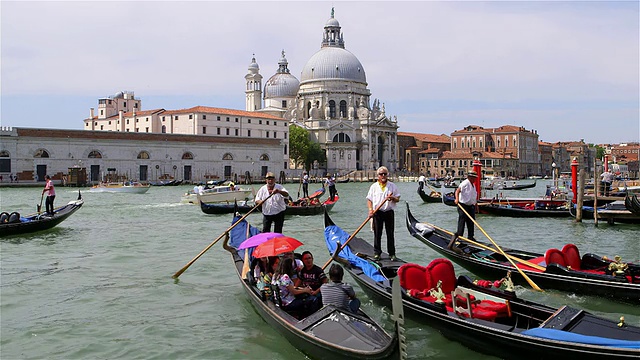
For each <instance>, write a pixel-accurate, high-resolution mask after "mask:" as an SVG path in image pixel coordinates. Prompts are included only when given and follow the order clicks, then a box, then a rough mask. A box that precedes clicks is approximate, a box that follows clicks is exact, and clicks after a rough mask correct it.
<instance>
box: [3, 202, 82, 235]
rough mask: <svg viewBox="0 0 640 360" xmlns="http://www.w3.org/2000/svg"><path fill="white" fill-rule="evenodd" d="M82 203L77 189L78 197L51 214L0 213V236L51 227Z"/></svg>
mask: <svg viewBox="0 0 640 360" xmlns="http://www.w3.org/2000/svg"><path fill="white" fill-rule="evenodd" d="M82 204H84V200H82V194H80V191H78V199H77V200H73V201H70V202H69V203H68V204H67V205H64V206H60V207H58V208H55V209H54V210H53V216H51V215H47V214H46V213H38V214H31V215H27V216H24V217H23V216H20V214H18V213H17V212H13V213H11V214H9V213H2V214H0V237H4V236H9V235H16V234H26V233H31V232H36V231H41V230H47V229H51V228H52V227H54V226H56V225H58V224H60V223H61V222H63V221H64V220H65V219H66V218H68V217H69V216H71V215H72V214H73V213H74V212H76V211H78V209H80V208H81V207H82Z"/></svg>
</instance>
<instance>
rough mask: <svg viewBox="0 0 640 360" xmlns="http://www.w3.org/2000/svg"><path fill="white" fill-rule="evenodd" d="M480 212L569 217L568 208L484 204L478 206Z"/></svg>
mask: <svg viewBox="0 0 640 360" xmlns="http://www.w3.org/2000/svg"><path fill="white" fill-rule="evenodd" d="M478 209H479V212H480V214H489V215H497V216H509V217H521V218H540V217H570V216H571V214H570V213H569V209H568V208H561V209H525V208H520V207H516V206H512V207H509V206H507V205H497V204H484V205H479V206H478Z"/></svg>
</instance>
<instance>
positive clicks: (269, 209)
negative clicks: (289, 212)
mask: <svg viewBox="0 0 640 360" xmlns="http://www.w3.org/2000/svg"><path fill="white" fill-rule="evenodd" d="M265 178H266V181H267V183H266V185H264V186H262V187H261V188H260V190H258V192H257V193H256V198H255V201H256V204H262V215H263V216H262V232H270V231H271V224H272V223H273V224H274V226H273V227H274V230H273V232H277V233H282V227H283V225H284V212H285V210H286V209H287V202H286V199H287V198H288V197H289V193H288V192H287V189H285V188H284V186H282V185H280V184H276V176H275V175H274V174H273V173H272V172H268V173H267V176H265ZM271 193H273V194H274V195H273V196H271V197H269V195H270V194H271Z"/></svg>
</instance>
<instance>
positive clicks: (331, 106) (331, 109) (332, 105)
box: [329, 100, 336, 119]
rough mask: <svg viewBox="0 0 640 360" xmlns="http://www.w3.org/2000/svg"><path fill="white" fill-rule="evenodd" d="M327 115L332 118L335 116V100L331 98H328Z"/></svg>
mask: <svg viewBox="0 0 640 360" xmlns="http://www.w3.org/2000/svg"><path fill="white" fill-rule="evenodd" d="M329 117H330V118H332V119H333V118H335V117H336V102H335V101H333V100H329Z"/></svg>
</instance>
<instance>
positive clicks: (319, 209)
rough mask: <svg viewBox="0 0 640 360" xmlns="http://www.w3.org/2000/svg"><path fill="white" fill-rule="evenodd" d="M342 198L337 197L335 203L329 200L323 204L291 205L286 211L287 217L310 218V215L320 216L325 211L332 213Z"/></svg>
mask: <svg viewBox="0 0 640 360" xmlns="http://www.w3.org/2000/svg"><path fill="white" fill-rule="evenodd" d="M339 199H340V196H338V194H336V195H335V197H334V199H333V201H331V199H327V200H325V201H323V202H319V201H318V202H313V201H312V202H311V203H308V202H305V203H302V202H300V203H298V204H295V203H291V204H290V205H287V209H286V210H285V212H284V214H285V215H299V216H310V215H319V214H322V213H323V212H324V210H325V209H327V211H331V209H333V206H334V205H335V204H336V203H337V202H338V200H339Z"/></svg>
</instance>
